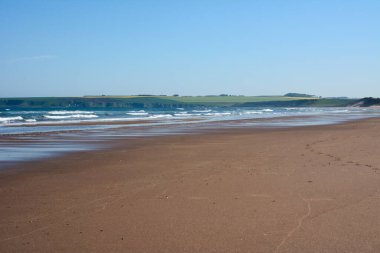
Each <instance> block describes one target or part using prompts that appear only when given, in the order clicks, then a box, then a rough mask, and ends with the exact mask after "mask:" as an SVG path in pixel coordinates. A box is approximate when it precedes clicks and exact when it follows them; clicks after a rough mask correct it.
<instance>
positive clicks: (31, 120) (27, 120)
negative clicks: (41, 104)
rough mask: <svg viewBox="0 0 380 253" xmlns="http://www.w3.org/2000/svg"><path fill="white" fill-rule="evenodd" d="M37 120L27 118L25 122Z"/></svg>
mask: <svg viewBox="0 0 380 253" xmlns="http://www.w3.org/2000/svg"><path fill="white" fill-rule="evenodd" d="M36 121H37V120H35V119H26V120H25V122H36Z"/></svg>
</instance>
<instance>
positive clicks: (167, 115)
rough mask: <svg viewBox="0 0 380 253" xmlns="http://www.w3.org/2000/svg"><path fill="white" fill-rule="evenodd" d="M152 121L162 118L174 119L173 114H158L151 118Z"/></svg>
mask: <svg viewBox="0 0 380 253" xmlns="http://www.w3.org/2000/svg"><path fill="white" fill-rule="evenodd" d="M149 118H151V119H162V118H173V115H171V114H156V115H151V116H149Z"/></svg>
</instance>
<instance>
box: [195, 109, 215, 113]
mask: <svg viewBox="0 0 380 253" xmlns="http://www.w3.org/2000/svg"><path fill="white" fill-rule="evenodd" d="M193 112H212V110H210V109H205V110H193Z"/></svg>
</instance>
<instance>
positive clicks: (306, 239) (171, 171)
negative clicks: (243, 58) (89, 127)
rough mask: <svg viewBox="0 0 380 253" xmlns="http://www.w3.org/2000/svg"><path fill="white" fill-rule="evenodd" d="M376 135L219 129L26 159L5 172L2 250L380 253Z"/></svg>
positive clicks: (340, 130)
mask: <svg viewBox="0 0 380 253" xmlns="http://www.w3.org/2000/svg"><path fill="white" fill-rule="evenodd" d="M379 128H380V119H367V120H360V121H353V122H348V123H343V124H336V125H327V126H305V127H290V128H271V129H221V130H220V131H218V132H205V133H199V134H192V135H173V136H156V137H153V138H131V139H129V140H123V139H119V140H114V142H113V143H112V147H110V148H109V149H104V150H96V151H81V152H78V153H74V154H68V155H64V156H60V157H54V158H47V159H43V160H40V161H33V162H26V163H23V164H21V165H19V166H18V167H15V169H10V170H6V171H1V172H0V195H1V196H0V203H1V205H0V224H2V225H1V226H0V232H1V233H0V251H2V252H14V251H29V252H30V251H35V252H50V251H52V250H53V251H54V250H55V251H64V252H69V251H71V252H73V251H81V252H104V251H113V252H142V251H144V252H231V251H235V252H249V251H254V252H332V251H336V252H346V251H355V252H376V251H378V250H380V241H379V239H378V236H377V235H378V234H380V216H379V213H380V171H379V170H380V157H379V156H378V153H377V150H380V142H379V138H380V136H379V134H378V130H379ZM67 242H70V243H67Z"/></svg>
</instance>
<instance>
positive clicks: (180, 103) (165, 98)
mask: <svg viewBox="0 0 380 253" xmlns="http://www.w3.org/2000/svg"><path fill="white" fill-rule="evenodd" d="M378 105H380V98H372V97H366V98H362V99H357V98H356V99H355V98H347V97H327V98H324V97H319V96H315V95H308V94H301V93H287V94H285V95H283V96H243V95H229V94H220V95H206V96H180V95H178V94H174V95H149V94H141V95H126V96H121V95H87V96H83V97H23V98H0V108H26V109H27V108H174V107H203V106H223V107H346V106H357V107H369V106H378Z"/></svg>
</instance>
